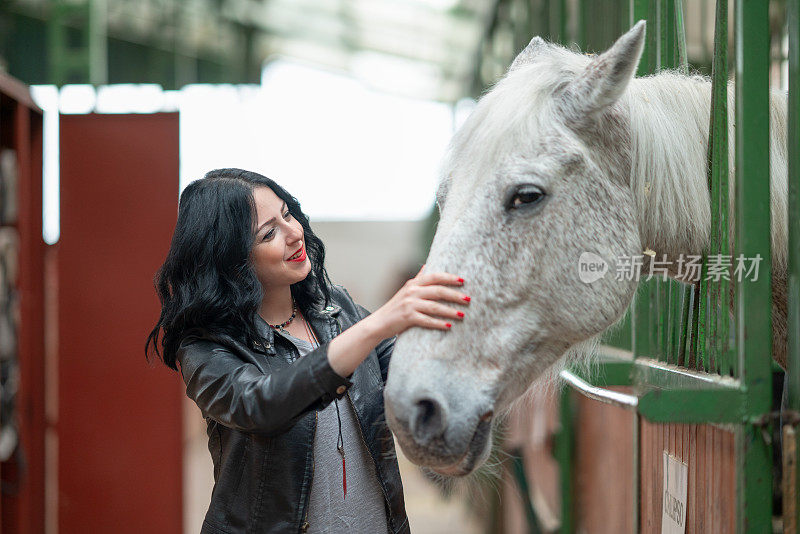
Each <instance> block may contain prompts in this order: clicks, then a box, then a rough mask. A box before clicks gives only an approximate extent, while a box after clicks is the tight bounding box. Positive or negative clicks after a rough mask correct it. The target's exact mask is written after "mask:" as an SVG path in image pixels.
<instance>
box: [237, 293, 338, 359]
mask: <svg viewBox="0 0 800 534" xmlns="http://www.w3.org/2000/svg"><path fill="white" fill-rule="evenodd" d="M341 311H342V308H341V306H338V305H336V304H334V303H330V304H329V305H328V306H322V305H321V304H320V305H317V306H314V307H313V308H311V309H310V310H308V311H307V312H306V316H307V318H308V320H309V321H310V322H311V325H312V326H314V328H315V330H316V331H317V332H320V330H321V329H320V325H319V322H323V323H329V322H330V320H332V318H333V317H336V316H337V315H339V312H341ZM253 318H254V320H255V323H256V328H257V329H258V333H259V334H260V335H261V337H262V338H263V339H264V343H262V344H261V345H257V344H253V345H252V346H251V347H250V348H251V349H253V350H256V351H258V352H261V353H264V354H275V331H274V330H273V329H272V327H270V326H269V324H268V323H267V322H266V321H265V320H264V318H263V317H261V315H259V313H258V312H255V314H253ZM320 333H321V332H320Z"/></svg>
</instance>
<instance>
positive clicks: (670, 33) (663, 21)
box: [659, 0, 675, 69]
mask: <svg viewBox="0 0 800 534" xmlns="http://www.w3.org/2000/svg"><path fill="white" fill-rule="evenodd" d="M660 3H661V16H660V20H659V23H660V26H661V28H660V32H659V33H660V35H659V37H660V38H661V48H660V50H659V54H660V56H661V68H662V69H673V68H675V0H661V1H660Z"/></svg>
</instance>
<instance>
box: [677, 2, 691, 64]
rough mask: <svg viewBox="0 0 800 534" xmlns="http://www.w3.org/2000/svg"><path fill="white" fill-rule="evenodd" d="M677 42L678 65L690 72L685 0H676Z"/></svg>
mask: <svg viewBox="0 0 800 534" xmlns="http://www.w3.org/2000/svg"><path fill="white" fill-rule="evenodd" d="M675 32H676V40H675V43H676V45H677V48H678V67H680V69H681V72H683V73H684V74H688V73H689V59H688V57H687V55H686V26H685V25H684V21H683V0H675Z"/></svg>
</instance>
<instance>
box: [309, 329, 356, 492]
mask: <svg viewBox="0 0 800 534" xmlns="http://www.w3.org/2000/svg"><path fill="white" fill-rule="evenodd" d="M303 326H305V328H306V336H308V340H309V341H310V342H311V347H312V348H316V347H319V340H318V339H317V336H316V334H314V331H313V330H312V329H311V327H310V326H309V324H308V321H306V320H305V317H303ZM333 403H334V404H335V405H336V419H337V420H338V422H339V437H338V438H337V439H336V450H338V451H339V454H341V455H342V492H343V496H342V498H343V499H344V498H346V497H347V465H346V464H345V461H344V438H343V437H342V416H341V415H340V413H339V401H338V399H333Z"/></svg>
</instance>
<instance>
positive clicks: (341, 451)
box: [337, 445, 347, 499]
mask: <svg viewBox="0 0 800 534" xmlns="http://www.w3.org/2000/svg"><path fill="white" fill-rule="evenodd" d="M337 449H339V454H341V455H342V490H343V491H344V495H343V496H342V499H345V498H346V497H347V466H346V465H345V462H344V447H342V446H341V445H340V446H339V447H337Z"/></svg>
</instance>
